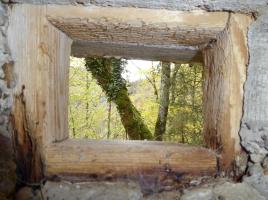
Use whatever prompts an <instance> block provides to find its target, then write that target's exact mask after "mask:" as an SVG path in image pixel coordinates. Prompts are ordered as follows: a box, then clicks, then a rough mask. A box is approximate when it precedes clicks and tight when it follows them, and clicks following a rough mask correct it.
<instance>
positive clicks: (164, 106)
mask: <svg viewBox="0 0 268 200" xmlns="http://www.w3.org/2000/svg"><path fill="white" fill-rule="evenodd" d="M170 72H171V67H170V63H162V69H161V86H160V103H159V110H158V117H157V121H156V125H155V139H156V140H159V141H162V139H163V135H164V134H165V131H166V123H167V115H168V107H169V90H170Z"/></svg>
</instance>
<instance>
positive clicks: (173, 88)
mask: <svg viewBox="0 0 268 200" xmlns="http://www.w3.org/2000/svg"><path fill="white" fill-rule="evenodd" d="M180 66H181V65H180V64H176V65H175V67H174V69H173V72H172V76H171V80H170V87H171V89H170V93H171V94H170V98H171V99H170V103H171V104H174V103H175V100H176V95H175V93H176V79H177V74H178V71H179V69H180Z"/></svg>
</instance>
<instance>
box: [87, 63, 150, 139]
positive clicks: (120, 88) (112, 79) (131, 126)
mask: <svg viewBox="0 0 268 200" xmlns="http://www.w3.org/2000/svg"><path fill="white" fill-rule="evenodd" d="M123 65H124V62H123V61H122V60H120V59H115V58H86V67H87V70H88V71H90V72H91V73H92V76H93V77H94V78H95V79H96V80H97V82H98V84H99V85H100V86H101V88H102V89H103V90H104V92H105V93H106V95H107V96H108V98H109V99H110V100H111V101H113V102H114V103H115V104H116V107H117V109H118V112H119V114H120V118H121V121H122V124H123V126H124V128H125V131H126V133H127V135H128V136H129V138H130V139H132V140H144V139H148V140H150V139H152V138H153V137H152V134H151V132H150V130H149V129H148V127H147V126H146V125H145V124H144V122H143V120H142V117H141V115H140V113H139V111H138V110H137V109H136V108H135V106H134V105H133V104H132V102H131V100H130V98H129V95H128V90H127V86H126V82H125V80H124V79H123V78H122V74H121V73H122V67H123Z"/></svg>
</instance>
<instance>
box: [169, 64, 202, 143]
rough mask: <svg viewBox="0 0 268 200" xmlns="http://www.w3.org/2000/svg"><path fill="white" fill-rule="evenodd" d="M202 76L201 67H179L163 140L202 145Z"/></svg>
mask: <svg viewBox="0 0 268 200" xmlns="http://www.w3.org/2000/svg"><path fill="white" fill-rule="evenodd" d="M202 74H203V68H202V66H201V65H197V64H195V65H180V66H179V69H178V73H177V76H176V79H175V83H173V88H172V90H171V94H170V95H171V98H170V99H171V103H170V107H169V115H168V131H167V133H166V136H165V140H171V141H174V140H175V141H178V142H180V143H188V144H197V145H200V144H203V135H202V131H203V113H202V100H203V88H202V86H203V77H202ZM173 93H174V94H173Z"/></svg>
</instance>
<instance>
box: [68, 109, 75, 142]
mask: <svg viewBox="0 0 268 200" xmlns="http://www.w3.org/2000/svg"><path fill="white" fill-rule="evenodd" d="M69 110H70V116H71V122H72V124H73V128H72V130H73V137H75V135H76V131H75V123H74V116H73V112H72V108H71V106H69Z"/></svg>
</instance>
